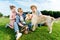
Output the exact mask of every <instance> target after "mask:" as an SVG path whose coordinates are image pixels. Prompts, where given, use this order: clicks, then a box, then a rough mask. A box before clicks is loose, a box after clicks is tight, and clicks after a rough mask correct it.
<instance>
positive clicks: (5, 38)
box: [0, 18, 60, 40]
mask: <svg viewBox="0 0 60 40" xmlns="http://www.w3.org/2000/svg"><path fill="white" fill-rule="evenodd" d="M7 23H9V19H8V18H0V40H15V32H14V30H13V29H10V28H5V25H6V24H7ZM19 40H60V21H56V22H55V23H54V25H53V32H52V33H51V34H49V33H48V29H47V27H46V26H41V27H38V28H37V30H36V31H34V32H30V33H29V34H27V35H25V34H23V36H22V37H21V38H20V39H19Z"/></svg>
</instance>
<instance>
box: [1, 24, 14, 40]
mask: <svg viewBox="0 0 60 40" xmlns="http://www.w3.org/2000/svg"><path fill="white" fill-rule="evenodd" d="M0 32H1V34H0V35H2V34H3V35H2V37H1V39H0V40H2V39H4V40H15V33H14V30H13V29H10V28H5V25H0Z"/></svg>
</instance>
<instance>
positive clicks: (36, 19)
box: [25, 14, 56, 33]
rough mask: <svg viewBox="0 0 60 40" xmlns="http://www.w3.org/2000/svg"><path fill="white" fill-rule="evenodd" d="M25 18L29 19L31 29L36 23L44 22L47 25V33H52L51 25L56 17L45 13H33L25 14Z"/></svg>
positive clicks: (35, 26)
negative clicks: (38, 14)
mask: <svg viewBox="0 0 60 40" xmlns="http://www.w3.org/2000/svg"><path fill="white" fill-rule="evenodd" d="M25 20H31V23H32V25H33V27H32V31H35V30H36V28H37V24H43V23H45V24H46V25H47V26H48V29H49V33H52V26H53V23H54V21H55V20H56V19H55V18H54V17H51V16H46V15H40V16H37V15H36V14H34V15H32V14H27V15H26V19H25Z"/></svg>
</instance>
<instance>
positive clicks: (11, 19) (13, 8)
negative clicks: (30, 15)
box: [6, 5, 16, 29]
mask: <svg viewBox="0 0 60 40" xmlns="http://www.w3.org/2000/svg"><path fill="white" fill-rule="evenodd" d="M10 9H11V14H10V23H9V24H7V26H9V27H10V28H11V29H13V28H14V27H13V24H14V22H15V18H16V8H15V6H13V5H12V6H10ZM7 26H6V27H7Z"/></svg>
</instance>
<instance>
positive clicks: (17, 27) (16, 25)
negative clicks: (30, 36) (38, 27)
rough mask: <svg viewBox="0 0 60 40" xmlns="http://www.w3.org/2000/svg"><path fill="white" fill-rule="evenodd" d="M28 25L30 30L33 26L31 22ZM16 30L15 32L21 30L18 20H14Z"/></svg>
mask: <svg viewBox="0 0 60 40" xmlns="http://www.w3.org/2000/svg"><path fill="white" fill-rule="evenodd" d="M28 27H29V30H31V27H32V25H31V23H29V24H28ZM14 30H15V32H17V31H19V26H18V24H17V23H16V22H14Z"/></svg>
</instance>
